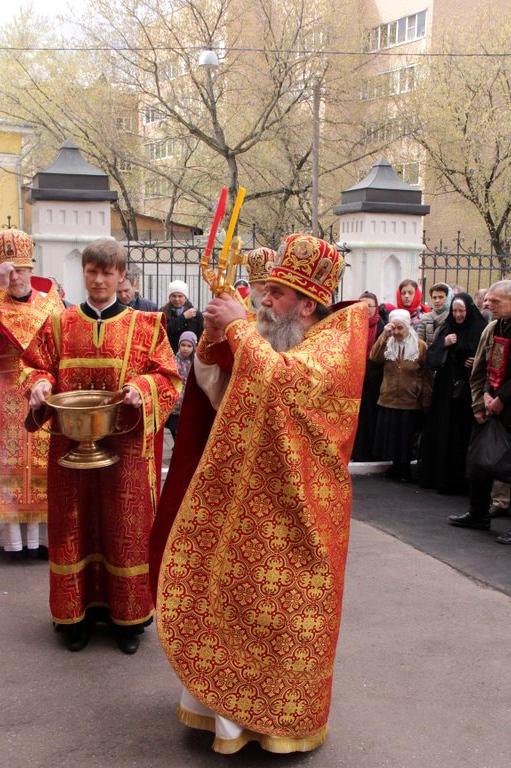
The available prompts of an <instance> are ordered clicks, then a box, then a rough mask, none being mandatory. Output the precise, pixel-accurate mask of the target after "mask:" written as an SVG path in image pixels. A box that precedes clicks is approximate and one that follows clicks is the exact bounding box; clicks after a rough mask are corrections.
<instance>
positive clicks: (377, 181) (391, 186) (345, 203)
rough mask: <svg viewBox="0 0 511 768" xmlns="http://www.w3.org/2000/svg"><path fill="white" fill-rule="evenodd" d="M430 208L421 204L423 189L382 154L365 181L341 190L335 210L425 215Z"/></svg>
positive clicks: (336, 211)
mask: <svg viewBox="0 0 511 768" xmlns="http://www.w3.org/2000/svg"><path fill="white" fill-rule="evenodd" d="M429 210H430V207H429V205H422V190H420V189H417V188H416V187H412V185H411V184H407V182H406V181H403V180H402V179H401V178H400V177H399V176H398V174H397V173H396V172H395V170H394V168H393V167H392V166H391V164H390V163H389V162H388V160H385V158H383V157H382V158H381V159H380V160H378V162H377V163H375V164H374V165H373V167H372V168H371V170H370V171H369V173H368V174H367V176H366V177H365V178H364V179H362V181H359V182H358V184H354V185H353V186H352V187H349V188H348V189H346V190H345V191H344V192H343V193H342V195H341V200H340V202H339V203H338V204H337V205H336V206H335V208H334V213H352V212H357V211H365V212H368V213H410V214H415V215H419V216H424V215H425V214H427V213H429Z"/></svg>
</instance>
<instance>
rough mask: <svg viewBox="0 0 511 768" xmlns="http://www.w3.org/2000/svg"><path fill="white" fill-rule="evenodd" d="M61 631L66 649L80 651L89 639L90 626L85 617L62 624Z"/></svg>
mask: <svg viewBox="0 0 511 768" xmlns="http://www.w3.org/2000/svg"><path fill="white" fill-rule="evenodd" d="M63 631H64V642H65V644H66V648H67V649H68V651H74V652H77V651H81V650H82V649H83V648H85V646H86V645H87V643H88V642H89V640H90V636H91V628H90V625H89V623H88V622H87V621H86V620H85V619H83V621H78V622H77V623H76V624H66V625H64V627H63Z"/></svg>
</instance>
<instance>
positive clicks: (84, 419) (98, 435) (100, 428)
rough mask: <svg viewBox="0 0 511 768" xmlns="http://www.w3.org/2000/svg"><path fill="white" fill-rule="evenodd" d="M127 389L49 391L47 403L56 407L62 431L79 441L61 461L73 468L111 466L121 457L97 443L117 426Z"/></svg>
mask: <svg viewBox="0 0 511 768" xmlns="http://www.w3.org/2000/svg"><path fill="white" fill-rule="evenodd" d="M123 400H124V392H108V391H105V390H102V389H78V390H73V391H72V392H60V393H59V394H58V395H50V396H49V397H48V399H47V401H46V403H47V405H49V406H50V407H51V408H54V409H55V411H56V416H57V423H58V426H59V429H60V433H59V434H62V435H64V436H65V437H68V438H69V439H70V440H75V441H76V442H77V443H78V445H77V446H75V447H74V448H72V449H71V450H70V451H68V452H67V453H66V454H65V455H64V456H62V457H61V458H60V459H59V460H58V463H59V464H60V465H61V466H63V467H70V468H72V469H98V468H100V467H109V466H111V465H112V464H115V463H116V462H117V461H119V457H118V456H117V455H116V454H114V453H112V452H111V451H108V450H106V449H105V448H103V447H102V446H100V445H97V444H96V441H97V440H101V439H102V438H104V437H108V436H109V435H113V434H119V432H118V431H117V430H116V425H117V416H118V410H119V406H120V405H121V403H122V401H123Z"/></svg>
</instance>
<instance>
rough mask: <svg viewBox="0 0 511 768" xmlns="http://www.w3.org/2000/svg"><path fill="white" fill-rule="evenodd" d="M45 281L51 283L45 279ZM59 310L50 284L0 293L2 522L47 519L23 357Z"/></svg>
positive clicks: (44, 446) (43, 437)
mask: <svg viewBox="0 0 511 768" xmlns="http://www.w3.org/2000/svg"><path fill="white" fill-rule="evenodd" d="M48 282H49V281H48ZM59 309H63V306H62V302H61V301H60V298H59V296H58V294H57V292H56V290H55V289H54V288H53V289H52V290H50V291H49V292H48V294H47V295H46V294H42V293H39V292H38V291H35V290H33V291H32V295H31V296H30V299H29V300H28V301H27V302H22V301H16V300H15V299H13V298H12V297H11V296H9V294H8V293H7V292H6V291H0V398H1V408H0V522H4V523H14V522H17V523H33V522H34V523H35V522H44V521H46V469H47V464H48V435H47V434H46V433H44V432H40V433H39V434H37V435H30V434H28V432H27V431H26V429H25V426H24V418H25V416H26V414H27V411H28V403H27V399H26V397H25V386H24V383H23V380H22V379H23V376H22V372H23V364H22V362H21V356H22V355H23V352H24V350H25V349H26V348H27V346H28V345H29V343H30V341H31V340H32V338H33V337H34V335H35V334H36V333H37V331H38V330H39V329H40V328H41V326H42V325H43V323H44V321H45V320H46V318H47V317H48V315H49V314H50V313H51V312H55V311H57V310H59Z"/></svg>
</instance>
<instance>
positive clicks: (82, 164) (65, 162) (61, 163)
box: [39, 139, 107, 176]
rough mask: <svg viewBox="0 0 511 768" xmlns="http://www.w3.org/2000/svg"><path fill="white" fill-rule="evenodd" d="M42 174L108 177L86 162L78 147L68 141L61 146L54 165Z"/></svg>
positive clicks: (41, 172)
mask: <svg viewBox="0 0 511 768" xmlns="http://www.w3.org/2000/svg"><path fill="white" fill-rule="evenodd" d="M39 173H40V174H49V173H58V174H64V175H70V176H71V175H74V176H106V175H107V174H106V173H105V172H104V171H102V170H101V168H96V167H95V166H94V165H91V164H90V163H88V162H87V160H85V158H84V157H83V156H82V154H81V152H80V149H79V148H78V145H77V144H75V143H74V141H73V140H72V139H67V140H66V141H65V142H64V143H63V145H62V146H61V148H60V150H59V153H58V155H57V157H56V158H55V160H54V161H53V163H52V164H51V165H49V166H48V168H45V169H44V171H40V172H39Z"/></svg>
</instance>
